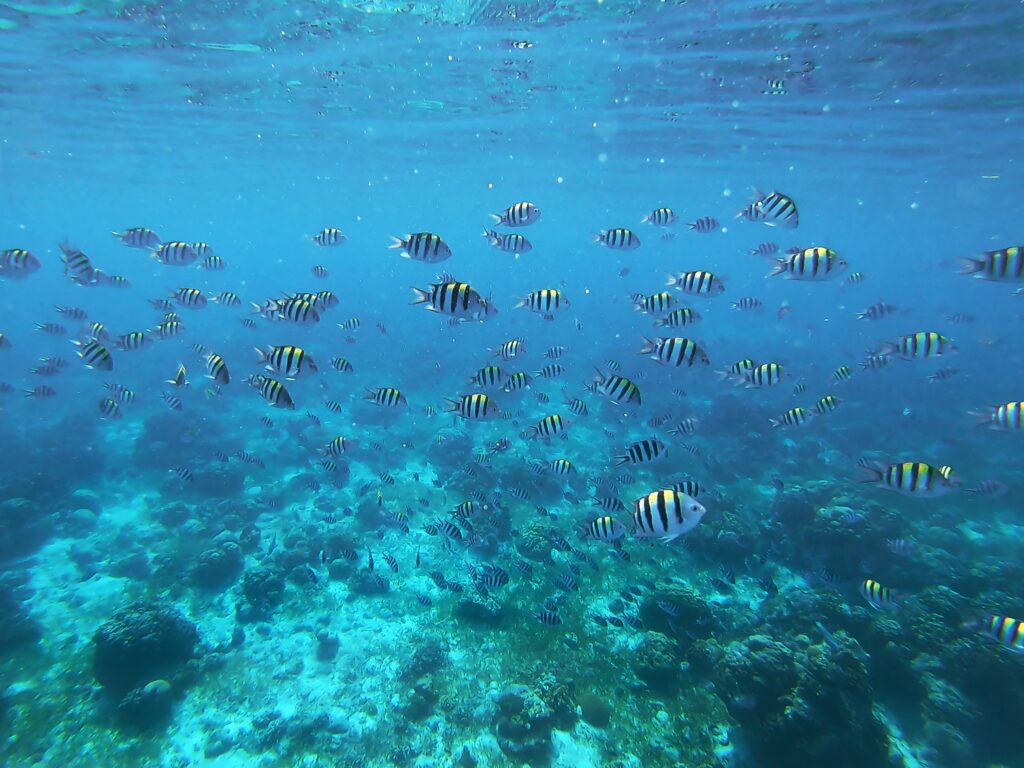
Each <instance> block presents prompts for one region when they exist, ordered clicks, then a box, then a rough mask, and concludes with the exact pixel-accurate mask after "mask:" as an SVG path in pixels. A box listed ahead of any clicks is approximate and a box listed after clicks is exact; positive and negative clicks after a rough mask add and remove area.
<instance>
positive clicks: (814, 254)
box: [768, 246, 846, 280]
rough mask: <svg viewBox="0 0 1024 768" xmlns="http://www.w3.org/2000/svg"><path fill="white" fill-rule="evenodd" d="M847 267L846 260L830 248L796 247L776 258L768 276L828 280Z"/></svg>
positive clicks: (788, 278)
mask: <svg viewBox="0 0 1024 768" xmlns="http://www.w3.org/2000/svg"><path fill="white" fill-rule="evenodd" d="M844 269H846V260H845V259H844V258H843V257H842V256H840V255H839V254H838V253H836V252H835V251H833V250H831V249H829V248H822V247H821V246H815V247H813V248H794V249H792V250H791V251H790V252H789V255H788V256H785V257H783V258H781V259H776V261H775V268H774V269H773V270H772V271H771V272H770V273H769V274H768V277H774V276H775V275H782V274H785V275H786V279H787V280H827V279H829V278H830V277H834V276H836V275H838V274H839V273H840V272H842V271H843V270H844Z"/></svg>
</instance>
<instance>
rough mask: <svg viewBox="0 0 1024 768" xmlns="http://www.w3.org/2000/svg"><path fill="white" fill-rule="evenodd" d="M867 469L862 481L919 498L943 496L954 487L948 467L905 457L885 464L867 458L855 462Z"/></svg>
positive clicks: (950, 470) (950, 469)
mask: <svg viewBox="0 0 1024 768" xmlns="http://www.w3.org/2000/svg"><path fill="white" fill-rule="evenodd" d="M858 464H859V466H860V467H861V468H862V469H863V470H864V471H865V472H867V473H868V476H867V477H865V478H864V479H863V480H862V481H861V482H864V483H873V484H874V485H877V486H879V487H881V488H889V489H890V490H893V491H899V492H900V493H903V494H905V495H907V496H918V497H922V498H927V497H934V496H942V495H944V494H946V493H949V492H950V491H951V490H953V487H954V484H955V482H956V481H954V480H952V479H951V476H952V474H953V470H952V468H951V467H948V466H942V467H933V466H932V465H930V464H925V463H924V462H920V461H905V462H900V463H898V464H890V465H889V466H885V465H883V464H879V463H878V462H875V461H872V460H870V459H867V458H862V459H861V460H860V461H859V462H858Z"/></svg>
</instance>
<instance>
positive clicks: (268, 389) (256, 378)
mask: <svg viewBox="0 0 1024 768" xmlns="http://www.w3.org/2000/svg"><path fill="white" fill-rule="evenodd" d="M245 381H246V383H247V384H248V385H249V386H251V387H253V388H254V389H256V390H257V391H258V392H259V393H260V395H262V396H263V399H264V400H266V401H267V402H268V403H270V404H271V405H272V406H274V407H275V408H285V409H287V410H294V408H295V402H294V401H293V400H292V396H291V395H290V394H288V390H287V389H285V386H284V384H282V383H281V382H279V381H275V380H274V379H272V378H270V377H269V376H264V375H263V374H261V373H257V374H255V375H252V376H250V377H249V378H247V379H246V380H245Z"/></svg>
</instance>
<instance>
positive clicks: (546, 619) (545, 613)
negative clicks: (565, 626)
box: [533, 608, 562, 627]
mask: <svg viewBox="0 0 1024 768" xmlns="http://www.w3.org/2000/svg"><path fill="white" fill-rule="evenodd" d="M533 618H535V619H536V620H537V621H539V622H540V623H541V624H544V625H546V626H549V627H554V626H557V625H559V624H561V623H562V619H561V618H559V616H558V613H557V612H556V611H552V610H548V609H547V608H542V609H540V610H537V611H534V612H533Z"/></svg>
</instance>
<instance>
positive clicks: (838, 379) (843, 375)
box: [832, 365, 853, 384]
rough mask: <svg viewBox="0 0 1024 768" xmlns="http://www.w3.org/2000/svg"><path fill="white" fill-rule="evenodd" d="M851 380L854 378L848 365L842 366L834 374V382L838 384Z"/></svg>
mask: <svg viewBox="0 0 1024 768" xmlns="http://www.w3.org/2000/svg"><path fill="white" fill-rule="evenodd" d="M851 378H853V371H851V370H850V367H849V366H848V365H841V366H839V367H838V368H836V369H835V371H833V373H832V380H833V381H834V382H835V383H836V384H842V383H843V382H846V381H849V380H850V379H851Z"/></svg>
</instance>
